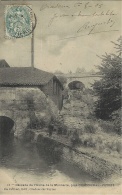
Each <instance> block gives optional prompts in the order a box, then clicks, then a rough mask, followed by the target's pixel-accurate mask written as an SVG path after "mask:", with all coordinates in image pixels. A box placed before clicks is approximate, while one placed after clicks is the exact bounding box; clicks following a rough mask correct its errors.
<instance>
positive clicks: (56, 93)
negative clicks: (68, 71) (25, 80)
mask: <svg viewBox="0 0 122 195" xmlns="http://www.w3.org/2000/svg"><path fill="white" fill-rule="evenodd" d="M41 90H42V91H43V92H44V93H45V94H46V95H48V96H50V97H51V99H52V100H53V101H54V103H55V104H56V105H57V107H58V109H59V110H61V109H62V106H63V93H62V88H61V86H60V84H59V83H58V81H56V80H54V79H51V80H50V82H49V83H48V84H47V85H45V86H43V87H41Z"/></svg>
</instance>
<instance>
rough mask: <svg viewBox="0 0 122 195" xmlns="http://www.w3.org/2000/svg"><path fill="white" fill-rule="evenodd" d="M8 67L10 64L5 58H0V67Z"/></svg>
mask: <svg viewBox="0 0 122 195" xmlns="http://www.w3.org/2000/svg"><path fill="white" fill-rule="evenodd" d="M5 67H6V68H9V67H10V66H9V65H8V63H7V62H6V61H5V60H0V68H5Z"/></svg>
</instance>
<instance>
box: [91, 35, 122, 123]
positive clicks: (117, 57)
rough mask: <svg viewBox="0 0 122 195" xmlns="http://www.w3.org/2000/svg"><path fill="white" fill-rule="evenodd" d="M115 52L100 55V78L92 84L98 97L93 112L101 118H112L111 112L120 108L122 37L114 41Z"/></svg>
mask: <svg viewBox="0 0 122 195" xmlns="http://www.w3.org/2000/svg"><path fill="white" fill-rule="evenodd" d="M114 45H115V48H116V53H115V54H105V55H104V56H102V58H101V59H102V62H101V65H100V66H98V69H99V74H101V75H102V79H101V80H100V81H97V82H95V83H94V84H93V90H94V91H95V93H96V95H97V97H98V99H97V101H96V104H95V114H96V116H97V117H98V118H101V119H110V118H112V112H114V111H116V110H118V109H120V108H121V60H122V58H121V49H122V38H119V39H118V40H117V43H114Z"/></svg>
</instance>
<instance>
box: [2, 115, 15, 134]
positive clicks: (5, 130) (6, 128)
mask: <svg viewBox="0 0 122 195" xmlns="http://www.w3.org/2000/svg"><path fill="white" fill-rule="evenodd" d="M13 127H14V121H13V120H12V119H11V118H9V117H7V116H0V135H1V136H8V135H9V134H10V132H11V130H12V128H13Z"/></svg>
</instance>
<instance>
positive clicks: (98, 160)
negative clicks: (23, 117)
mask: <svg viewBox="0 0 122 195" xmlns="http://www.w3.org/2000/svg"><path fill="white" fill-rule="evenodd" d="M30 132H31V142H33V143H36V144H40V145H41V147H43V148H46V152H47V153H48V152H49V153H54V154H55V158H57V154H58V157H59V156H60V158H62V159H65V160H66V161H68V162H69V163H71V164H74V165H75V166H77V167H79V168H80V169H82V170H83V171H85V172H86V173H88V174H90V175H91V176H93V177H94V178H97V179H98V180H101V181H102V180H104V179H106V178H112V177H118V178H119V177H120V171H121V161H118V159H116V158H114V157H113V158H112V157H110V156H109V155H106V156H104V155H103V154H100V153H96V152H95V151H94V150H93V149H89V148H85V147H80V148H78V147H73V146H72V144H71V142H70V141H69V140H68V139H67V138H66V136H61V135H60V136H57V135H56V134H53V135H52V136H51V137H50V136H49V135H48V133H47V132H40V131H35V130H34V131H33V130H30ZM32 134H33V136H32ZM117 182H118V179H117Z"/></svg>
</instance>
